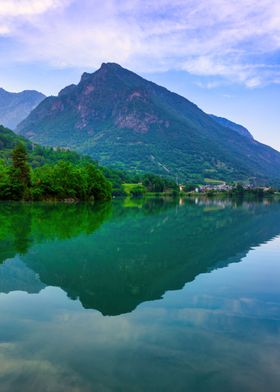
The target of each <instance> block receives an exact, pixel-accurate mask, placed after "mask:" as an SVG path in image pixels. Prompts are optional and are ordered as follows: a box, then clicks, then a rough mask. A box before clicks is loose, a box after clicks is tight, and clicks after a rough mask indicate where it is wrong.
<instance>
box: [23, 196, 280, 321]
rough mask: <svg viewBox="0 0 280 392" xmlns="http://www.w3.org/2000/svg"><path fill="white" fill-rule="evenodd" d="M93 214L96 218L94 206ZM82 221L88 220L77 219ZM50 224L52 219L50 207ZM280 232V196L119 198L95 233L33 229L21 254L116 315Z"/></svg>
mask: <svg viewBox="0 0 280 392" xmlns="http://www.w3.org/2000/svg"><path fill="white" fill-rule="evenodd" d="M156 211H157V213H156ZM96 213H98V212H96ZM99 213H100V212H99ZM90 215H92V217H91V218H90V219H89V220H90V221H91V220H95V218H94V215H95V212H94V211H92V212H91V214H90ZM85 216H87V214H86V215H85ZM79 223H80V224H82V225H84V224H85V223H84V222H82V221H79V220H78V219H77V222H76V224H77V225H79ZM48 224H49V226H50V227H51V226H52V221H51V215H50V217H49V218H48ZM76 230H77V232H78V233H82V232H83V230H78V229H76ZM278 233H280V204H272V205H267V206H265V205H262V204H253V203H252V204H249V205H247V206H246V208H242V207H239V208H232V207H227V206H224V207H223V208H213V209H209V208H208V206H204V205H198V206H197V205H195V204H189V203H187V204H185V205H183V206H180V207H179V206H178V205H177V206H176V207H174V208H168V209H165V207H164V206H160V208H159V209H157V208H156V207H155V205H153V206H152V207H151V208H150V212H149V208H146V207H143V208H142V209H139V208H135V209H133V208H132V209H129V208H126V209H124V208H122V207H121V205H119V204H116V205H115V206H114V207H113V209H112V214H111V219H110V220H108V221H107V222H106V224H104V225H102V226H101V227H99V229H98V230H96V231H95V232H94V233H92V234H90V235H80V236H76V237H73V238H69V239H67V240H61V239H59V238H58V237H57V236H53V240H52V241H45V242H44V241H41V240H42V236H41V235H40V236H39V235H37V237H36V236H35V235H33V240H34V238H36V239H40V242H39V243H37V244H34V246H32V252H27V253H26V254H25V255H24V256H23V260H24V262H25V264H26V265H27V266H28V267H29V268H30V269H32V270H33V271H35V272H36V273H38V274H39V276H40V280H41V281H42V282H43V283H44V284H46V285H52V286H59V287H61V288H62V289H63V290H64V291H65V292H67V294H68V295H69V297H71V298H73V299H76V298H79V300H80V302H81V303H82V305H83V306H84V307H85V308H93V309H98V310H99V311H100V312H102V313H103V314H105V315H116V314H121V313H126V312H130V311H132V310H133V309H135V307H136V306H137V305H138V304H140V303H141V302H143V301H148V300H153V299H157V298H160V297H161V296H162V295H163V294H164V293H165V292H166V291H167V290H174V289H180V288H181V287H183V286H184V284H185V283H187V282H190V281H192V280H193V279H194V278H195V277H196V276H197V275H198V274H200V273H202V272H207V271H210V270H211V269H213V268H216V267H217V266H218V265H226V264H227V263H228V262H232V261H239V260H240V256H238V255H241V254H243V255H244V254H246V253H247V252H248V250H249V249H250V248H251V247H253V246H257V245H259V244H261V243H263V242H265V241H268V240H269V239H271V238H272V237H274V236H275V235H277V234H278ZM46 238H50V237H47V236H46ZM64 238H67V236H65V237H64Z"/></svg>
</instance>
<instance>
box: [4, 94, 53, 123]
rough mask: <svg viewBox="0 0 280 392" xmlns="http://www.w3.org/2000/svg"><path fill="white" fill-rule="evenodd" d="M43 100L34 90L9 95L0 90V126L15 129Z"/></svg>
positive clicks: (43, 96)
mask: <svg viewBox="0 0 280 392" xmlns="http://www.w3.org/2000/svg"><path fill="white" fill-rule="evenodd" d="M44 98H46V97H45V95H44V94H42V93H39V92H38V91H34V90H25V91H22V92H20V93H10V92H8V91H6V90H4V89H3V88H0V124H3V125H4V126H6V127H8V128H11V129H15V128H16V126H17V125H18V124H19V123H20V122H21V121H22V120H23V119H24V118H26V117H27V116H28V115H29V113H30V112H31V110H32V109H34V108H35V107H36V106H37V105H38V104H39V103H40V102H41V101H42V100H43V99H44Z"/></svg>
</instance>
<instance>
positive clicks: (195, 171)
mask: <svg viewBox="0 0 280 392" xmlns="http://www.w3.org/2000/svg"><path fill="white" fill-rule="evenodd" d="M17 132H19V133H20V134H21V135H24V136H25V137H28V138H30V139H31V140H33V141H36V142H39V143H41V144H43V145H51V146H62V147H70V148H72V149H76V150H77V151H79V152H81V153H84V154H88V155H90V156H91V157H93V158H94V159H96V160H98V161H100V163H101V164H102V165H105V166H106V165H107V166H112V167H116V168H123V169H126V170H130V171H135V170H136V171H138V172H147V171H148V172H154V173H155V174H160V175H164V176H169V177H172V178H178V179H179V180H180V181H186V180H187V181H201V180H203V179H204V178H205V177H207V178H209V177H210V178H214V179H222V180H225V181H232V180H248V179H249V178H250V179H254V180H255V181H258V182H259V183H261V182H271V181H274V180H275V179H276V180H277V181H279V182H280V180H279V179H280V153H279V152H277V151H275V150H273V149H272V148H270V147H268V146H265V145H263V144H261V143H259V142H257V141H255V140H254V139H253V138H250V137H247V136H248V135H247V136H245V137H244V135H241V134H240V132H236V129H235V131H233V129H232V126H231V127H229V126H228V124H226V126H225V124H221V121H220V120H219V121H217V120H216V119H213V118H211V116H209V115H207V114H206V113H204V112H203V111H202V110H200V109H199V108H198V107H197V106H196V105H195V104H193V103H192V102H190V101H189V100H187V99H186V98H183V97H181V96H179V95H177V94H175V93H172V92H170V91H168V90H167V89H166V88H163V87H160V86H158V85H156V84H154V83H152V82H149V81H147V80H145V79H143V78H141V77H140V76H138V75H137V74H135V73H133V72H131V71H129V70H126V69H124V68H122V67H121V66H120V65H118V64H114V63H108V64H102V66H101V68H100V69H99V70H98V71H96V72H94V73H93V74H89V73H84V74H83V75H82V78H81V80H80V82H79V83H78V84H77V85H74V84H73V85H70V86H68V87H66V88H64V89H63V90H61V92H60V93H59V95H58V96H57V97H48V98H46V99H45V100H44V101H43V102H41V103H40V104H39V106H37V107H36V108H35V109H34V110H33V111H32V112H31V113H30V115H29V116H28V117H27V118H26V119H25V120H24V121H23V122H22V123H21V124H19V126H18V127H17Z"/></svg>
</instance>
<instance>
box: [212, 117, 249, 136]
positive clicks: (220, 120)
mask: <svg viewBox="0 0 280 392" xmlns="http://www.w3.org/2000/svg"><path fill="white" fill-rule="evenodd" d="M209 116H210V117H211V118H212V119H213V120H214V121H216V122H217V123H219V124H221V125H223V126H224V127H227V128H229V129H232V130H233V131H235V132H237V133H239V134H240V135H241V136H245V137H247V138H248V139H251V140H253V139H254V138H253V135H251V133H250V132H249V131H248V129H247V128H245V127H243V125H240V124H236V123H234V122H232V121H230V120H228V119H226V118H224V117H218V116H214V114H209Z"/></svg>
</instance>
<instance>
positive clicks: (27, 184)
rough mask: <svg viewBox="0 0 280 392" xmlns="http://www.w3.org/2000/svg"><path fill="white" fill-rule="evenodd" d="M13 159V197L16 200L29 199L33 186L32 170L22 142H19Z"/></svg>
mask: <svg viewBox="0 0 280 392" xmlns="http://www.w3.org/2000/svg"><path fill="white" fill-rule="evenodd" d="M12 161H13V164H12V167H11V169H10V182H11V192H12V198H13V199H15V200H22V199H28V198H29V197H30V188H31V171H30V167H29V165H28V155H27V152H26V149H25V146H24V145H23V144H22V143H19V144H17V145H16V147H15V148H14V150H13V152H12Z"/></svg>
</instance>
